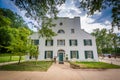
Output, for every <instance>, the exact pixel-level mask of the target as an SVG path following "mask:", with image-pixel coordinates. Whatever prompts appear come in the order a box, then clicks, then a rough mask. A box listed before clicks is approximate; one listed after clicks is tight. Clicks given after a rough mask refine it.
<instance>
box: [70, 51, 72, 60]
mask: <svg viewBox="0 0 120 80" xmlns="http://www.w3.org/2000/svg"><path fill="white" fill-rule="evenodd" d="M70 58H71V59H72V51H70Z"/></svg>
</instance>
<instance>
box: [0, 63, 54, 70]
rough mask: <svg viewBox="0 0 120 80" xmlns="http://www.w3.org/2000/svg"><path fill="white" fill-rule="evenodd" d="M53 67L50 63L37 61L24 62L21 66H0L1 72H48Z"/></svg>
mask: <svg viewBox="0 0 120 80" xmlns="http://www.w3.org/2000/svg"><path fill="white" fill-rule="evenodd" d="M51 65H52V62H50V61H47V62H46V61H37V65H36V63H35V61H28V62H22V63H21V64H19V65H18V64H8V65H4V66H0V70H3V71H4V70H5V71H47V70H48V69H49V67H50V66H51Z"/></svg>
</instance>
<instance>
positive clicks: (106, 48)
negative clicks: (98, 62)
mask: <svg viewBox="0 0 120 80" xmlns="http://www.w3.org/2000/svg"><path fill="white" fill-rule="evenodd" d="M91 34H92V35H93V36H95V37H96V44H97V50H98V53H99V54H100V53H116V52H115V49H116V48H117V47H119V41H120V39H119V38H120V36H118V35H117V34H115V33H111V32H109V33H108V32H107V30H106V29H102V30H99V29H95V30H94V31H93V32H92V33H91Z"/></svg>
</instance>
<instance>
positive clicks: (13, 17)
mask: <svg viewBox="0 0 120 80" xmlns="http://www.w3.org/2000/svg"><path fill="white" fill-rule="evenodd" d="M0 11H1V16H2V17H5V18H6V19H8V20H7V22H6V23H4V22H5V21H3V20H2V21H1V22H2V24H3V23H4V25H6V24H9V26H10V27H14V28H19V27H26V28H27V24H26V23H25V21H24V20H23V18H22V17H21V16H19V15H18V14H17V13H14V12H12V11H11V10H10V9H5V8H0ZM1 19H4V18H1ZM10 21H11V22H10ZM10 23H11V24H10Z"/></svg>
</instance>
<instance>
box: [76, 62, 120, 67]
mask: <svg viewBox="0 0 120 80" xmlns="http://www.w3.org/2000/svg"><path fill="white" fill-rule="evenodd" d="M74 64H76V65H79V66H80V68H83V69H86V68H88V69H113V68H120V66H118V65H113V64H108V63H104V62H75V63H74Z"/></svg>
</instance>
